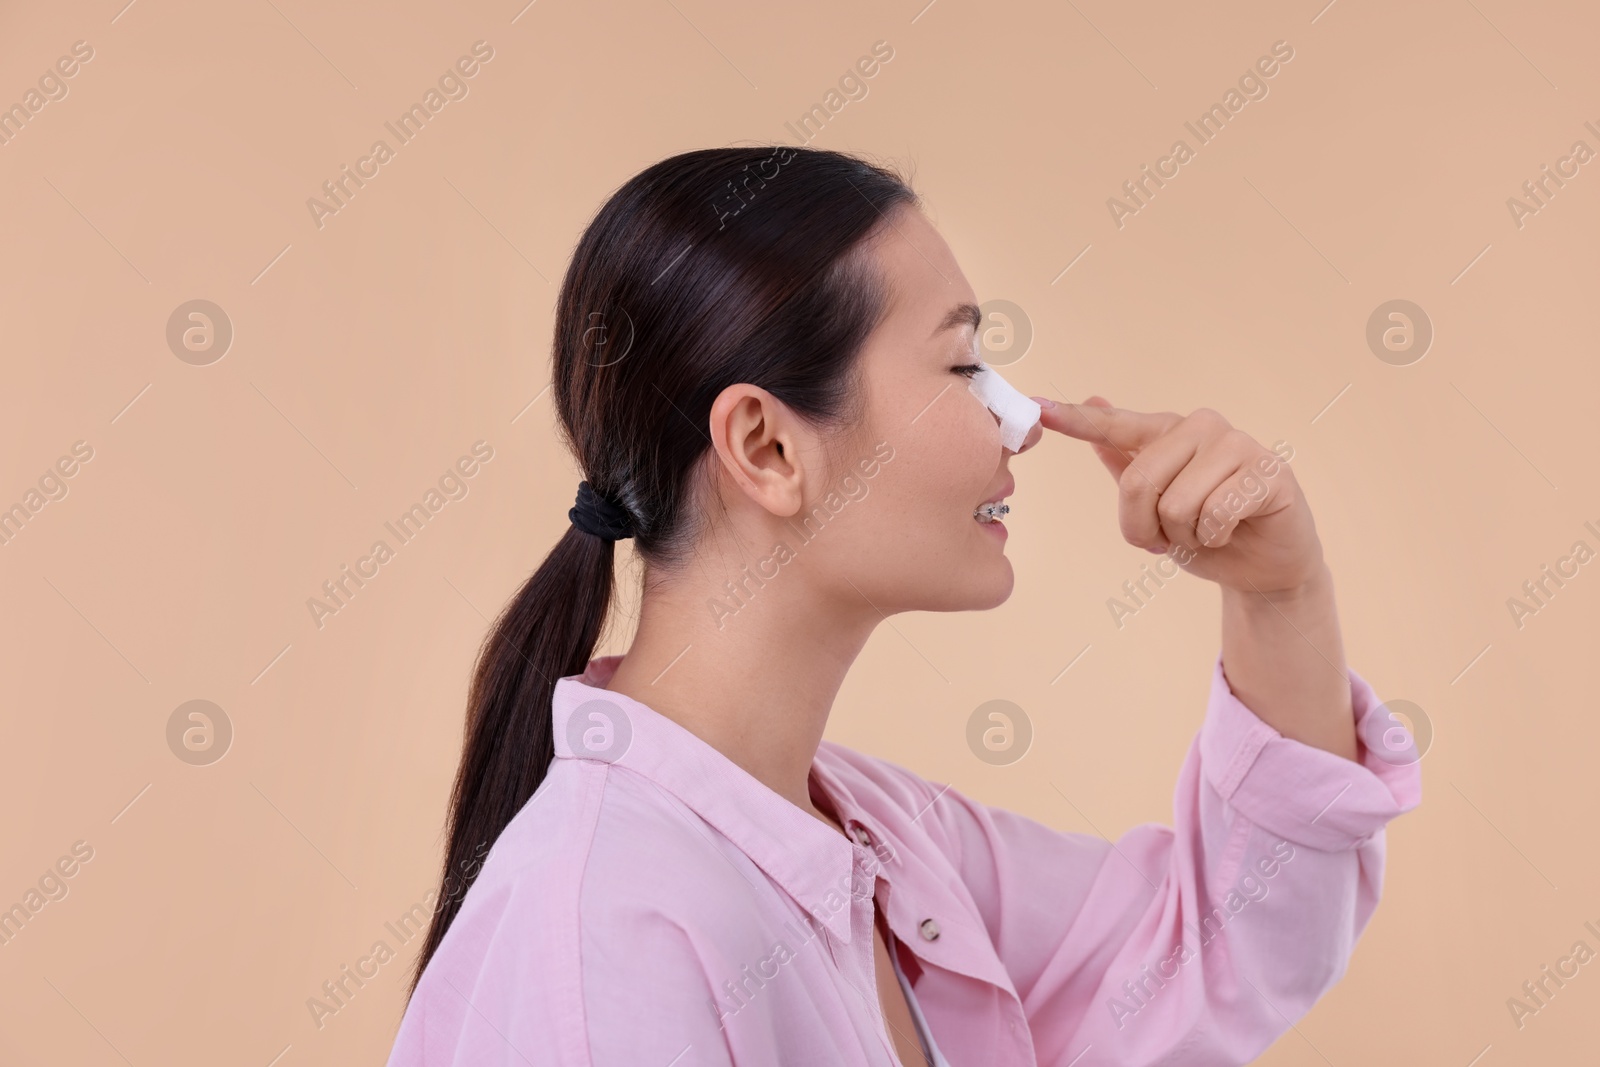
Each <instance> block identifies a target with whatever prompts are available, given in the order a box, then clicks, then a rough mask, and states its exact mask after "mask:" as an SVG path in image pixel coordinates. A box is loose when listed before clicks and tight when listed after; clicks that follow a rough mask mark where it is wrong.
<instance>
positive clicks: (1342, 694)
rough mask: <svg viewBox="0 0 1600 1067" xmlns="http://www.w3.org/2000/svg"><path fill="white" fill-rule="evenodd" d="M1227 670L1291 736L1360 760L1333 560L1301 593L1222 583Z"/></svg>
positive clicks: (1253, 706) (1266, 717)
mask: <svg viewBox="0 0 1600 1067" xmlns="http://www.w3.org/2000/svg"><path fill="white" fill-rule="evenodd" d="M1222 669H1223V674H1224V675H1226V676H1227V679H1228V685H1229V686H1230V687H1231V688H1232V689H1233V691H1234V694H1235V695H1236V696H1237V697H1238V698H1239V700H1240V701H1242V702H1243V703H1244V704H1245V706H1246V707H1248V708H1249V709H1250V710H1251V711H1253V712H1255V713H1256V715H1257V716H1258V717H1259V718H1260V719H1261V720H1262V721H1263V722H1265V723H1267V724H1268V725H1269V726H1271V727H1272V728H1273V729H1275V730H1277V731H1278V732H1279V733H1280V734H1282V735H1283V736H1284V737H1288V738H1292V739H1293V740H1296V741H1300V742H1303V743H1305V744H1308V745H1313V746H1315V747H1317V748H1321V749H1325V750H1326V751H1329V752H1332V753H1334V754H1335V755H1339V756H1343V757H1345V758H1346V759H1350V760H1354V759H1356V757H1357V748H1356V731H1355V716H1354V712H1353V710H1352V708H1351V704H1350V680H1349V677H1348V675H1347V672H1346V668H1345V661H1344V642H1343V640H1342V639H1341V637H1340V634H1339V614H1338V610H1337V608H1336V606H1335V604H1334V596H1333V573H1332V572H1331V571H1330V570H1329V569H1328V567H1327V565H1326V564H1324V565H1323V566H1322V568H1321V570H1320V571H1319V572H1318V574H1317V577H1315V578H1314V579H1312V580H1311V581H1309V582H1307V583H1306V584H1305V585H1304V586H1302V587H1300V588H1299V589H1297V590H1294V591H1283V592H1276V593H1271V594H1262V593H1258V592H1255V591H1251V590H1246V591H1243V592H1241V591H1239V590H1235V589H1231V588H1229V587H1227V586H1224V587H1223V588H1222Z"/></svg>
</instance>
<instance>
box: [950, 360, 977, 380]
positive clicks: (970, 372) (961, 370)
mask: <svg viewBox="0 0 1600 1067" xmlns="http://www.w3.org/2000/svg"><path fill="white" fill-rule="evenodd" d="M950 369H951V370H952V371H954V372H955V373H957V374H965V375H966V376H967V377H968V378H971V377H974V376H975V375H976V374H977V373H978V372H979V371H981V370H982V369H983V364H982V363H964V364H962V365H961V366H959V367H951V368H950Z"/></svg>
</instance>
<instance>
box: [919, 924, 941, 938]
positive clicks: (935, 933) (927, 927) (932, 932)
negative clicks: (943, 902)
mask: <svg viewBox="0 0 1600 1067" xmlns="http://www.w3.org/2000/svg"><path fill="white" fill-rule="evenodd" d="M917 929H919V930H921V931H922V939H923V940H924V941H937V940H939V924H938V923H936V922H934V921H933V920H932V919H923V920H922V925H921V926H919V927H917Z"/></svg>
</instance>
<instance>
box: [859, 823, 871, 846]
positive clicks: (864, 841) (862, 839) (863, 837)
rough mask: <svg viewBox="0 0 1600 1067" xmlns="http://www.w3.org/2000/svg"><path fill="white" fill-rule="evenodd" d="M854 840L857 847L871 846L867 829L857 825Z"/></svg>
mask: <svg viewBox="0 0 1600 1067" xmlns="http://www.w3.org/2000/svg"><path fill="white" fill-rule="evenodd" d="M855 839H856V843H857V844H858V845H870V844H872V835H871V834H869V833H867V828H866V827H865V826H859V825H858V826H857V827H856V828H855Z"/></svg>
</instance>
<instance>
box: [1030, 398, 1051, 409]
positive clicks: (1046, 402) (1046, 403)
mask: <svg viewBox="0 0 1600 1067" xmlns="http://www.w3.org/2000/svg"><path fill="white" fill-rule="evenodd" d="M1029 399H1030V400H1032V401H1033V402H1034V403H1035V404H1038V405H1039V406H1040V407H1042V408H1053V407H1055V406H1056V402H1055V401H1054V400H1051V399H1050V398H1049V397H1047V396H1035V397H1029Z"/></svg>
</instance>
